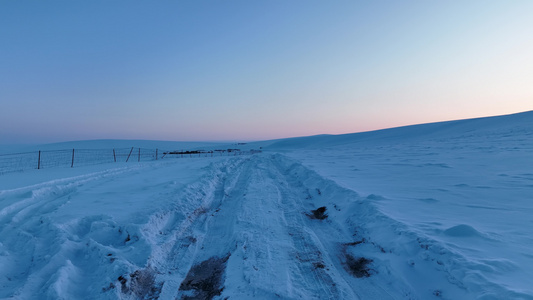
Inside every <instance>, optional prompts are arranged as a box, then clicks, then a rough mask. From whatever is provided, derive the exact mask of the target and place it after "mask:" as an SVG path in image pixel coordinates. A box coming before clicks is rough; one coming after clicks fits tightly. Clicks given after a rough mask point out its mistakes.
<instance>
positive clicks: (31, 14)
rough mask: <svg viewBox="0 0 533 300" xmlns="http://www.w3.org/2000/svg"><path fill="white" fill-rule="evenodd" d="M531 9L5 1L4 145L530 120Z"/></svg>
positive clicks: (522, 5)
mask: <svg viewBox="0 0 533 300" xmlns="http://www.w3.org/2000/svg"><path fill="white" fill-rule="evenodd" d="M532 16H533V1H530V0H524V1H512V0H511V1H499V0H498V1H490V0H488V1H487V0H483V1H459V0H457V1H379V0H378V1H355V0H354V1H311V0H305V1H303V0H302V1H298V0H268V1H260V0H257V1H250V0H243V1H233V0H228V1H214V0H213V1H203V0H199V1H197V0H195V1H192V0H187V1H185V0H184V1H178V0H172V1H162V0H158V1H148V0H146V1H136V0H133V1H132V0H128V1H118V0H117V1H109V0H106V1H95V0H91V1H81V0H69V1H54V0H51V1H41V0H35V1H26V0H2V1H0V144H7V143H43V142H58V141H69V140H84V139H101V138H105V139H107V138H117V139H154V140H261V139H272V138H282V137H292V136H303V135H314V134H323V133H331V134H338V133H349V132H359V131H367V130H373V129H380V128H387V127H395V126H401V125H408V124H417V123H427V122H436V121H444V120H452V119H464V118H472V117H480V116H489V115H501V114H508V113H515V112H521V111H527V110H532V109H533V17H532Z"/></svg>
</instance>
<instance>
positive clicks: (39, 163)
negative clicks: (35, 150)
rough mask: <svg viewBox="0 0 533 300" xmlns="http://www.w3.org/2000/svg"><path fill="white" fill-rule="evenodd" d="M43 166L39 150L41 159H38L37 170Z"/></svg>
mask: <svg viewBox="0 0 533 300" xmlns="http://www.w3.org/2000/svg"><path fill="white" fill-rule="evenodd" d="M40 168H41V150H39V159H38V161H37V170H39V169H40Z"/></svg>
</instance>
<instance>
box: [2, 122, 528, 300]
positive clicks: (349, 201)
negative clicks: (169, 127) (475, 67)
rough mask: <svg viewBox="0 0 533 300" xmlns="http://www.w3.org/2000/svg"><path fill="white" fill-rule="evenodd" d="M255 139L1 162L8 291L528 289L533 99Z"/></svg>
mask: <svg viewBox="0 0 533 300" xmlns="http://www.w3.org/2000/svg"><path fill="white" fill-rule="evenodd" d="M146 143H147V142H146ZM201 146H202V147H207V146H208V145H201ZM217 146H218V145H217ZM95 147H98V146H95ZM143 147H146V145H144V146H143ZM242 147H243V148H247V147H248V148H254V147H256V148H258V147H263V150H264V151H263V152H262V153H258V154H253V155H238V156H218V157H217V156H214V157H195V158H181V159H176V158H173V159H163V160H158V161H153V162H140V163H134V164H131V163H128V164H126V163H113V164H103V165H96V166H86V167H80V168H57V169H44V170H29V171H24V172H19V173H9V174H4V175H1V176H0V298H1V299H37V298H42V299H255V298H257V299H533V279H532V278H533V255H532V253H533V199H532V198H533V113H532V112H527V113H522V114H516V115H509V116H503V117H494V118H484V119H473V120H464V121H455V122H446V123H435V124H427V125H418V126H410V127H404V128H395V129H390V130H383V131H376V132H368V133H361V134H351V135H340V136H329V135H324V136H316V137H308V138H297V139H287V140H281V141H270V142H261V143H255V144H254V143H250V144H248V145H243V146H242Z"/></svg>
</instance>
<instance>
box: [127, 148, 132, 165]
mask: <svg viewBox="0 0 533 300" xmlns="http://www.w3.org/2000/svg"><path fill="white" fill-rule="evenodd" d="M132 152H133V147H131V150H130V154H128V158H126V162H128V160H129V159H130V155H131V153H132Z"/></svg>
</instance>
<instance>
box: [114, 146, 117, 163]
mask: <svg viewBox="0 0 533 300" xmlns="http://www.w3.org/2000/svg"><path fill="white" fill-rule="evenodd" d="M113 159H114V160H115V162H117V156H116V155H115V148H113Z"/></svg>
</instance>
